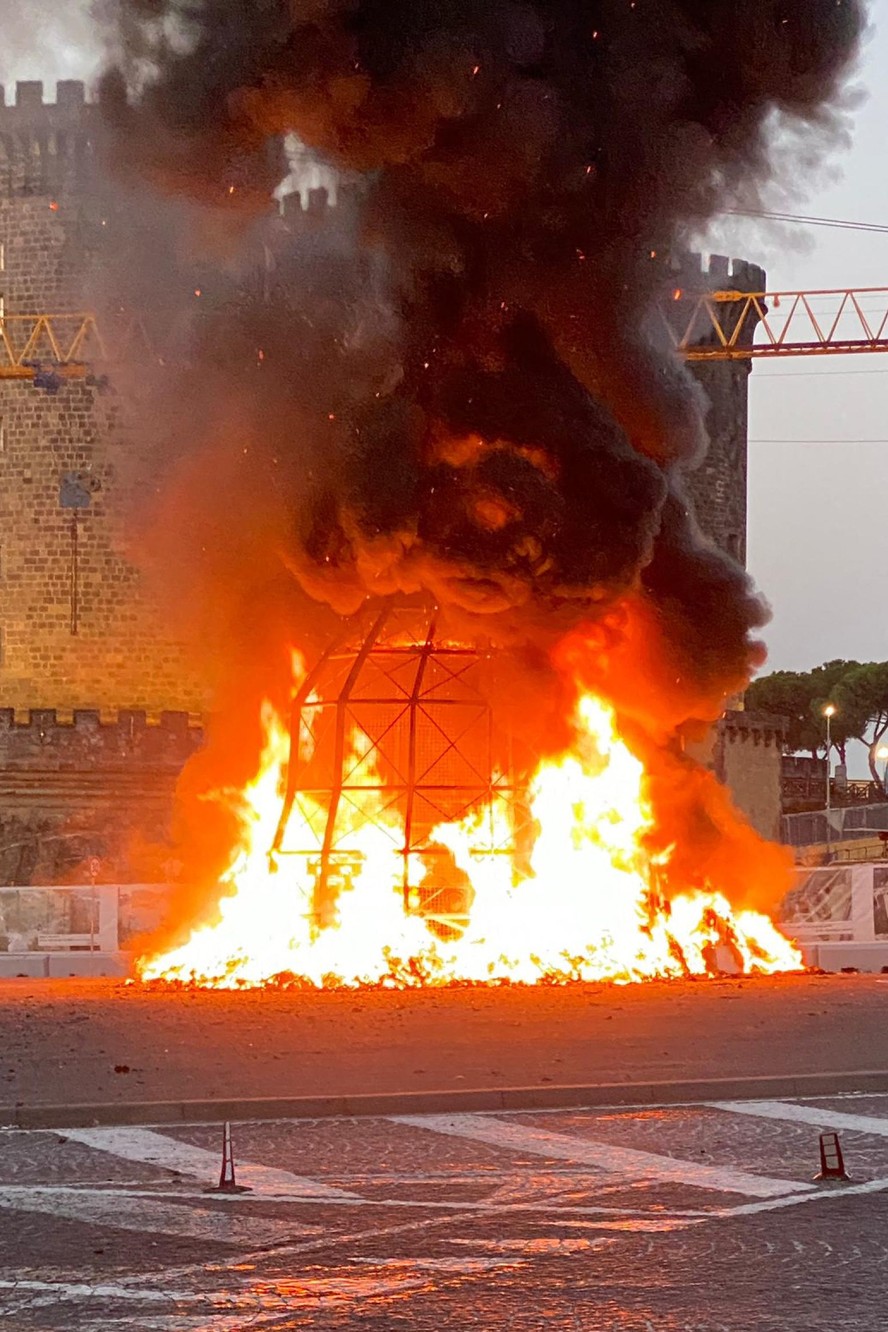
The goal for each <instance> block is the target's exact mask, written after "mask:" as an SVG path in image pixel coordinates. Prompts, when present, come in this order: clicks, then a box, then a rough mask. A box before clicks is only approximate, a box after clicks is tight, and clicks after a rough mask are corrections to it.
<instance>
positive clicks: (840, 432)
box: [0, 0, 888, 669]
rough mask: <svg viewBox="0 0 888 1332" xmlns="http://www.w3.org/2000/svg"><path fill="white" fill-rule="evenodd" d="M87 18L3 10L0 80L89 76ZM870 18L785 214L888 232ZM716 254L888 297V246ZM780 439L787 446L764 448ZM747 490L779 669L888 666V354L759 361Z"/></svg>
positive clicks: (887, 29)
mask: <svg viewBox="0 0 888 1332" xmlns="http://www.w3.org/2000/svg"><path fill="white" fill-rule="evenodd" d="M87 10H88V3H87V0H0V42H2V49H0V82H2V83H6V84H11V83H12V82H14V80H15V79H17V78H18V79H23V78H42V79H44V80H45V81H46V82H47V83H48V84H49V83H51V82H52V81H53V80H55V79H57V78H76V77H86V78H89V77H90V75H91V73H92V72H93V71H94V70H95V68H96V65H97V63H98V59H99V53H98V51H97V50H96V49H95V48H90V45H89V38H90V25H89V22H88V19H87ZM871 20H872V24H873V32H872V34H871V37H870V40H869V42H868V45H867V49H866V52H865V58H864V62H863V66H862V68H861V71H860V74H859V78H858V82H859V84H860V85H861V86H862V87H863V89H864V90H865V92H866V94H867V96H866V100H865V101H864V102H863V104H862V105H861V106H860V107H859V108H858V109H857V110H856V111H855V113H854V116H853V121H854V124H853V140H852V143H851V146H850V147H849V148H847V149H845V150H843V151H840V152H837V153H836V154H835V156H834V157H833V158H832V160H831V163H830V167H831V172H830V174H831V175H832V179H831V180H830V179H829V178H826V179H824V177H823V174H822V173H821V174H820V175H819V176H818V178H817V179H816V180H812V179H808V178H806V173H805V170H804V169H803V168H800V169H799V171H798V174H797V178H796V179H795V181H793V182H790V183H789V185H787V183H786V181H785V180H784V181H782V182H781V185H780V195H779V198H778V197H777V196H775V206H778V207H779V208H780V209H781V210H782V211H792V212H799V213H803V214H805V215H813V216H818V217H832V218H844V219H848V220H851V221H863V222H875V223H880V224H885V225H888V170H886V166H885V163H886V135H888V80H886V79H885V77H884V75H885V71H886V70H888V0H871ZM713 247H714V248H717V249H719V250H721V251H722V252H723V253H726V254H730V255H739V256H742V257H743V258H747V259H750V260H754V261H755V262H757V263H761V264H762V265H763V266H764V267H766V268H767V270H768V286H769V289H770V290H783V291H788V290H796V289H807V290H812V289H823V288H834V287H845V286H849V287H850V286H859V287H878V286H883V285H885V286H888V233H886V234H885V235H878V234H865V233H863V232H857V231H846V230H829V229H826V228H821V227H793V226H784V225H780V224H768V225H762V224H757V223H751V222H745V221H742V220H740V219H730V218H726V219H724V220H723V221H722V222H721V223H720V224H719V225H718V226H717V227H716V228H715V229H714V231H713ZM878 299H879V298H873V297H871V298H868V305H869V306H870V307H872V306H873V305H874V304H875V303H878ZM885 301H886V306H888V296H886V297H885ZM772 440H779V441H793V442H780V443H766V442H764V441H772ZM813 441H848V442H836V443H821V442H813ZM865 441H875V442H870V443H867V442H865ZM749 480H750V485H749V564H750V570H751V572H752V573H753V575H754V576H755V578H756V580H757V581H758V583H759V585H760V587H761V589H762V590H763V592H764V593H765V595H766V596H767V598H768V600H769V601H770V603H771V605H772V607H773V609H774V619H773V621H772V623H771V625H770V626H769V627H768V629H767V631H766V637H767V641H768V646H769V651H770V661H769V667H770V668H772V669H778V668H781V667H787V668H797V669H803V668H807V667H810V666H814V665H817V664H819V663H820V662H822V661H825V660H828V659H830V658H833V657H848V658H851V657H856V658H858V659H862V660H866V659H870V658H875V659H884V658H885V657H888V627H886V623H885V620H886V612H885V610H884V609H883V606H882V602H881V598H880V591H881V574H882V569H883V567H884V565H885V561H886V552H888V356H885V357H884V359H883V356H882V355H864V356H857V357H838V356H828V357H821V358H812V359H808V358H791V359H785V360H779V361H769V362H759V363H758V364H757V365H756V366H755V367H754V369H753V373H752V376H751V378H750V446H749ZM766 669H768V668H766Z"/></svg>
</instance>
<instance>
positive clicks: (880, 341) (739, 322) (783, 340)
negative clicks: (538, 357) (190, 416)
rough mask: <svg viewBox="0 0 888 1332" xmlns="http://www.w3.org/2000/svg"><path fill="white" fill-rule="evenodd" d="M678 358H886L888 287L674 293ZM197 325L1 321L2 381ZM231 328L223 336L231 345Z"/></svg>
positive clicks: (667, 311)
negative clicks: (860, 355) (873, 355)
mask: <svg viewBox="0 0 888 1332" xmlns="http://www.w3.org/2000/svg"><path fill="white" fill-rule="evenodd" d="M661 313H662V315H663V323H664V325H665V327H666V329H667V330H668V335H669V337H670V339H671V341H672V343H673V345H674V347H675V350H676V352H677V354H678V355H679V356H681V357H683V358H684V359H685V360H687V361H748V360H761V359H765V358H770V357H775V356H826V355H843V356H847V355H849V354H851V353H858V352H886V351H888V287H861V288H856V289H852V288H838V289H835V290H823V291H770V292H768V291H754V292H745V291H709V292H698V291H690V290H684V289H681V288H678V289H676V290H675V291H674V292H673V293H672V299H671V300H668V301H666V303H665V305H664V306H663V307H661ZM190 328H191V324H190V321H189V320H187V319H184V318H183V317H182V316H179V317H176V318H171V319H170V320H168V321H162V320H161V321H155V322H154V323H153V324H152V325H151V326H150V327H149V325H148V323H147V322H146V321H145V320H144V319H143V318H141V317H140V316H139V315H135V314H126V313H124V314H120V315H116V316H105V317H103V318H102V319H98V318H97V317H96V315H94V314H34V315H25V314H14V315H5V316H0V379H28V378H33V375H34V370H35V367H38V366H44V367H49V368H51V369H52V370H53V371H54V372H55V373H56V374H57V375H59V376H60V377H61V378H65V379H83V378H86V377H88V376H89V375H92V374H95V373H96V370H97V369H100V370H103V371H104V370H108V369H111V368H113V366H114V365H115V364H119V363H120V362H122V361H130V362H135V363H137V364H138V363H142V364H145V365H164V364H175V363H177V362H179V361H181V360H183V359H187V355H188V352H187V347H188V338H189V330H190ZM230 333H231V325H230V321H228V322H226V324H225V326H224V334H223V333H220V335H219V336H220V338H221V337H223V336H224V337H225V338H226V339H227V338H229V337H230Z"/></svg>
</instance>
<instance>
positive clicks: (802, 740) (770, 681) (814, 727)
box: [746, 661, 859, 762]
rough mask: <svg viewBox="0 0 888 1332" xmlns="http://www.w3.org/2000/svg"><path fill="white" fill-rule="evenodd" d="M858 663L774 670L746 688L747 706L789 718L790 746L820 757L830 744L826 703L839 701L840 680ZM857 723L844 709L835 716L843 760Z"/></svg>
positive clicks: (834, 730)
mask: <svg viewBox="0 0 888 1332" xmlns="http://www.w3.org/2000/svg"><path fill="white" fill-rule="evenodd" d="M857 666H858V663H857V662H856V661H828V662H825V663H824V665H823V666H818V667H816V668H815V669H814V670H813V671H774V672H773V673H772V674H771V675H764V676H762V677H761V679H759V680H753V682H752V684H751V685H750V686H749V688H748V690H747V691H746V706H747V707H748V708H752V709H755V710H756V711H757V712H772V713H776V714H778V715H779V716H782V717H786V718H788V720H789V730H788V733H787V743H788V746H789V748H790V749H791V750H792V751H793V753H799V752H806V753H809V754H811V755H812V756H813V757H815V758H816V756H817V753H818V751H819V750H821V749H824V750H825V748H826V718H825V717H824V715H823V708H824V705H825V704H826V703H827V702H835V700H834V699H833V694H834V692H835V690H836V689H837V688H838V684H839V681H840V680H841V679H843V678H844V677H845V675H846V674H847V673H848V672H849V671H851V670H854V669H855V668H856V667H857ZM837 706H838V705H837ZM856 723H857V717H856V716H855V717H854V719H853V724H849V719H848V718H847V717H846V716H845V714H844V712H841V713H840V712H837V713H836V715H835V716H834V717H833V719H832V723H831V728H830V729H831V738H832V742H833V744H834V745H835V747H836V749H837V750H838V751H839V754H840V755H841V758H842V762H844V761H845V745H846V743H847V742H848V740H849V739H851V738H852V737H856V736H857V735H858V734H859V732H858V730H857V729H856Z"/></svg>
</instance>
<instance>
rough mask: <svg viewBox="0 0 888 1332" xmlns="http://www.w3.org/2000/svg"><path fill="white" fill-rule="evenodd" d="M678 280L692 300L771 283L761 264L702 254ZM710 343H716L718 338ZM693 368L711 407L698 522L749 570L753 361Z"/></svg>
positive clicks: (696, 489) (689, 259)
mask: <svg viewBox="0 0 888 1332" xmlns="http://www.w3.org/2000/svg"><path fill="white" fill-rule="evenodd" d="M673 278H674V284H675V288H676V289H677V290H681V291H682V292H683V293H684V294H686V295H688V296H693V295H695V294H702V293H705V292H710V291H737V292H763V291H764V290H765V284H766V277H765V272H764V269H762V268H759V267H758V265H757V264H750V263H747V262H746V261H745V260H743V259H733V260H731V259H727V258H725V257H724V256H723V255H717V254H714V255H711V256H710V257H709V259H708V262H707V260H706V259H705V258H704V257H703V256H701V255H695V254H689V255H687V256H685V257H684V258H683V259H682V261H681V263H680V264H679V265H678V266H677V267H676V268H675V270H674V272H673ZM667 308H668V307H667ZM686 308H687V305H686V303H684V302H683V303H681V310H684V311H686ZM730 308H733V307H730ZM676 317H677V319H678V321H679V322H680V321H681V319H682V318H685V319H686V318H687V314H686V313H685V314H682V313H679V314H678V315H677V316H676ZM754 331H755V330H754V326H752V325H750V327H748V328H747V329H745V330H744V333H745V336H746V338H748V339H749V341H750V342H751V340H752V336H753V333H754ZM706 340H707V341H709V342H714V341H715V333H714V332H713V333H712V334H711V335H709V337H708V338H707V339H706ZM701 341H703V339H702V338H701ZM690 367H691V373H692V374H693V376H694V378H695V379H696V380H697V381H698V383H699V384H700V385H701V387H702V389H703V391H704V393H705V394H706V400H707V402H708V412H707V416H706V426H707V430H708V433H709V450H708V452H707V454H706V457H705V458H704V460H703V462H702V463H701V464H700V466H699V467H698V468H696V469H695V470H694V471H691V472H689V473H688V484H689V488H690V491H691V495H692V497H693V500H694V507H695V509H696V511H697V518H698V519H699V522H700V526H701V527H702V528H703V530H704V532H705V533H706V534H707V536H709V537H710V538H711V539H712V540H713V541H714V542H715V543H716V545H717V546H720V547H721V549H722V550H724V551H727V553H728V554H729V555H732V556H733V557H734V559H735V560H737V561H738V562H739V563H740V564H743V565H745V564H746V491H747V436H748V421H749V375H750V372H751V370H752V362H751V361H749V360H745V361H744V360H737V361H692V362H691V363H690Z"/></svg>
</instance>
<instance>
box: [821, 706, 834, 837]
mask: <svg viewBox="0 0 888 1332" xmlns="http://www.w3.org/2000/svg"><path fill="white" fill-rule="evenodd" d="M823 715H824V717H825V718H826V859H827V863H829V861H831V860H832V825H831V823H830V817H829V816H830V803H831V793H830V785H829V769H830V754H831V752H832V736H831V734H830V723H831V722H832V719H833V717H834V716H835V715H836V705H835V703H827V704H826V705H825V707H824V709H823Z"/></svg>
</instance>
